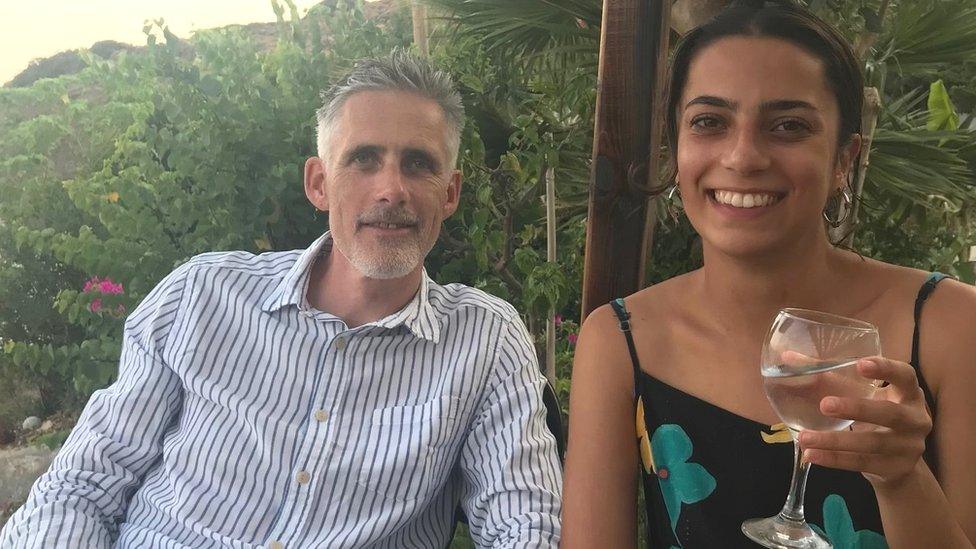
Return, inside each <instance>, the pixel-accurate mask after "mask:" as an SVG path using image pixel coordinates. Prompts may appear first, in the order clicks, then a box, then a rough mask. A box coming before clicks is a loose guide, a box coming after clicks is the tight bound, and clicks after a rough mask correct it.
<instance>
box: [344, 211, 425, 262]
mask: <svg viewBox="0 0 976 549" xmlns="http://www.w3.org/2000/svg"><path fill="white" fill-rule="evenodd" d="M374 223H384V224H391V225H404V226H409V227H410V232H409V233H408V234H405V235H389V236H378V237H377V238H371V237H370V236H365V235H362V234H361V233H360V231H361V230H363V229H366V230H369V229H367V228H366V226H368V225H371V224H374ZM356 233H359V236H360V238H356V236H355V235H354V237H353V238H352V239H350V242H343V240H344V239H343V238H342V237H339V238H337V236H338V235H337V234H336V233H335V232H334V231H333V242H334V243H335V249H337V250H338V251H339V253H341V254H342V255H343V256H344V257H345V258H346V260H347V261H349V264H350V265H352V266H353V268H355V269H356V270H357V271H359V272H360V274H362V275H363V276H365V277H367V278H373V279H378V280H390V279H395V278H402V277H404V276H407V275H408V274H410V273H411V272H413V271H414V269H416V268H417V267H418V266H419V265H421V264H422V263H423V261H424V258H426V257H427V254H428V253H429V252H430V250H431V248H433V247H434V242H433V240H431V241H430V242H426V241H425V239H424V238H423V235H422V234H421V232H420V219H419V217H418V216H417V215H415V214H413V213H411V212H409V211H407V210H406V209H404V208H398V207H393V208H382V207H375V208H371V209H370V210H367V211H366V212H364V213H362V214H360V215H359V216H358V217H357V219H356Z"/></svg>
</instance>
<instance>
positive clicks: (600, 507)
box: [562, 306, 638, 549]
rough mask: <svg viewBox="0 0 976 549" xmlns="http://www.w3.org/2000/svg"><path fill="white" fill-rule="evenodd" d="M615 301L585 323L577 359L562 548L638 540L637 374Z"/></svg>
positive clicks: (631, 544) (618, 544)
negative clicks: (635, 382)
mask: <svg viewBox="0 0 976 549" xmlns="http://www.w3.org/2000/svg"><path fill="white" fill-rule="evenodd" d="M633 379H634V378H633V368H632V366H631V361H630V355H629V354H628V352H627V343H626V340H625V339H624V335H623V333H621V332H620V330H619V329H618V327H617V322H616V320H615V317H614V315H613V312H612V311H611V310H610V307H609V306H604V307H601V308H599V309H597V310H596V311H594V312H593V313H592V314H591V315H590V316H589V317H588V318H587V319H586V322H585V323H584V324H583V328H582V330H581V331H580V337H579V341H578V342H577V346H576V355H575V360H574V362H573V385H572V391H571V392H570V406H569V445H568V447H567V451H566V472H565V476H564V488H563V493H564V499H563V538H562V547H565V548H569V549H572V548H577V547H599V548H603V547H634V546H635V545H636V536H635V534H636V529H637V525H636V515H637V509H636V499H637V486H638V477H637V443H636V425H635V418H636V416H635V408H634V381H633Z"/></svg>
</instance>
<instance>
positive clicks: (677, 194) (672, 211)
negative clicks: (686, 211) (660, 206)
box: [664, 181, 682, 222]
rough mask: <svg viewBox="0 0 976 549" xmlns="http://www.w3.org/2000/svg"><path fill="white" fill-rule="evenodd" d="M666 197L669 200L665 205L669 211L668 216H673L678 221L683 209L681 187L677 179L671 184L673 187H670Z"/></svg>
mask: <svg viewBox="0 0 976 549" xmlns="http://www.w3.org/2000/svg"><path fill="white" fill-rule="evenodd" d="M665 198H666V199H667V201H666V202H665V205H664V207H665V209H666V210H667V212H668V216H669V217H671V219H672V220H673V221H674V222H677V221H678V218H679V217H680V216H681V209H682V204H681V189H679V188H678V183H677V181H675V182H674V183H673V184H672V185H671V188H670V189H668V193H667V194H666V195H665Z"/></svg>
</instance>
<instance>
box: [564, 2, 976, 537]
mask: <svg viewBox="0 0 976 549" xmlns="http://www.w3.org/2000/svg"><path fill="white" fill-rule="evenodd" d="M760 4H762V3H760ZM769 4H770V3H769V2H766V3H765V7H761V8H749V7H734V8H730V9H728V10H726V11H724V12H723V13H722V14H720V15H719V16H718V17H717V18H715V19H714V20H713V21H711V22H709V23H708V24H706V25H704V26H703V27H700V28H699V29H696V30H694V31H692V32H691V33H689V35H688V36H686V37H685V39H684V40H683V41H682V43H681V44H680V45H679V46H678V48H677V51H676V52H675V56H674V60H673V62H672V69H671V76H670V86H669V92H668V104H667V107H668V108H667V116H668V120H667V126H668V134H669V141H670V145H671V147H670V149H671V151H672V155H673V158H672V162H673V164H674V167H675V175H674V181H675V184H676V185H677V187H678V191H679V192H680V195H681V199H682V200H681V201H682V204H683V207H684V210H685V212H686V213H687V215H688V217H689V220H690V221H691V223H692V224H693V225H694V227H695V229H696V230H697V231H698V233H699V235H700V236H701V240H702V247H703V253H704V266H703V267H702V268H701V269H698V270H696V271H694V272H691V273H688V274H686V275H683V276H679V277H676V278H673V279H671V280H668V281H666V282H664V283H661V284H658V285H656V286H653V287H650V288H647V289H644V290H642V291H640V292H637V293H636V294H634V295H631V296H629V297H627V298H626V300H624V301H623V308H625V309H626V311H628V313H623V311H621V316H624V317H626V314H629V315H630V318H629V322H628V323H629V329H630V332H631V335H632V337H633V342H634V355H635V356H634V357H633V359H632V357H631V354H630V352H629V351H628V345H627V342H626V339H625V336H624V334H623V333H621V327H622V326H621V322H620V321H619V319H618V315H617V314H615V312H614V311H613V310H612V308H611V306H609V305H607V306H604V307H601V308H600V309H597V310H596V311H594V312H593V314H591V315H590V316H589V317H588V318H587V319H586V322H585V324H584V326H583V329H582V332H581V334H580V338H579V341H578V344H577V351H576V360H575V365H574V372H573V386H572V392H571V395H572V397H571V402H570V418H571V421H570V433H569V437H570V438H569V441H570V442H569V451H568V454H567V462H566V476H565V504H564V520H563V525H564V526H563V534H564V537H563V543H564V546H565V547H568V548H573V547H614V548H616V547H629V546H633V545H634V543H635V530H636V519H635V512H634V509H635V501H636V492H637V488H636V485H635V482H634V478H635V477H634V471H635V470H637V469H638V468H639V469H640V471H641V473H642V476H643V480H644V487H645V499H646V502H645V505H646V514H647V520H648V533H649V536H650V543H651V546H653V547H669V546H683V547H738V546H742V547H754V546H755V545H753V544H752V542H750V541H749V540H747V539H746V538H745V537H744V536H743V535H742V534H741V533H740V531H739V526H740V524H741V522H742V521H743V520H744V519H747V518H754V517H762V516H771V515H775V514H776V512H777V511H779V509H780V508H781V507H782V505H783V500H784V498H785V494H786V491H787V488H788V485H789V475H790V470H791V465H792V455H793V450H792V445H791V444H790V442H791V440H790V437H789V435H788V434H786V432H783V431H778V430H777V429H776V428H775V424H777V423H779V419H778V418H777V417H776V415H775V414H774V412H773V410H772V408H771V407H770V405H769V403H768V401H767V400H766V397H765V395H764V393H763V390H762V382H761V378H760V372H759V353H760V348H761V342H762V340H763V337H764V335H765V332H766V331H767V329H768V328H769V325H770V323H771V321H772V319H773V317H774V316H775V314H776V312H777V311H778V310H779V309H780V308H783V307H801V308H807V309H815V310H820V311H826V312H830V313H834V314H839V315H843V316H847V317H853V318H858V319H862V320H866V321H869V322H871V323H873V324H874V325H876V326H877V327H878V329H879V332H880V334H881V339H882V346H883V349H884V351H885V358H880V357H878V358H873V359H867V360H862V361H860V362H859V363H858V365H857V368H858V372H859V373H860V374H861V375H863V376H864V377H865V378H868V379H879V380H884V381H887V382H888V383H889V385H888V386H886V387H885V388H883V389H879V390H878V391H876V393H875V396H874V397H873V399H870V400H868V399H846V398H840V399H838V398H830V397H828V398H825V399H823V400H822V401H821V403H820V407H821V411H822V413H824V414H825V415H829V416H836V417H842V418H848V419H853V420H855V421H856V422H858V424H859V425H862V426H863V425H868V424H871V425H877V426H878V428H876V429H863V430H854V431H841V432H813V431H804V432H802V433H801V434H800V435H799V440H800V444H801V446H802V447H803V448H804V452H805V453H804V459H805V460H807V461H809V462H811V463H813V464H814V465H817V467H815V468H814V469H813V470H812V472H811V474H810V478H809V482H808V485H807V494H806V510H807V521H808V522H809V523H810V524H813V525H816V526H817V527H818V528H821V529H822V530H824V531H825V532H826V534H827V536H828V537H830V538H831V539H832V540H833V541H834V543H835V546H837V547H883V546H884V543H885V540H886V541H887V544H888V545H889V546H891V547H910V548H921V547H972V543H971V540H974V539H976V483H974V480H973V479H974V478H976V475H973V474H972V473H971V472H967V471H968V469H969V465H970V464H972V463H974V462H976V437H973V436H972V433H973V427H972V426H973V425H976V406H974V405H973V403H972V398H973V395H976V359H974V358H973V357H974V356H976V338H974V337H973V335H974V334H976V290H974V289H973V288H972V287H969V286H966V285H964V284H961V283H959V282H956V281H954V280H943V281H941V282H940V281H939V277H937V276H936V277H930V273H925V272H921V271H917V270H914V269H908V268H903V267H898V266H894V265H889V264H886V263H882V262H879V261H874V260H871V259H866V258H862V257H860V256H859V255H857V254H856V253H853V252H850V251H847V250H844V249H841V248H837V247H835V246H833V245H831V243H830V242H829V240H828V237H827V234H826V231H825V226H824V219H823V217H824V216H825V215H827V216H830V215H833V211H832V210H831V211H826V210H825V208H826V205H827V204H828V203H830V202H832V200H831V199H832V198H834V197H837V196H840V195H842V193H843V192H844V191H845V189H846V187H847V186H848V185H849V178H850V177H851V175H852V170H853V168H854V166H855V162H856V160H857V158H858V153H859V150H860V144H861V139H860V135H859V132H860V115H861V102H862V99H861V98H862V88H863V83H862V77H861V74H860V70H859V67H858V63H857V61H856V59H855V57H854V56H853V55H852V53H851V50H850V47H849V46H848V45H847V44H846V43H845V42H844V40H843V38H842V37H841V36H840V35H839V34H838V33H837V32H836V31H834V30H833V29H831V28H830V27H829V26H828V25H826V24H825V23H823V22H822V21H820V20H819V19H817V18H816V17H814V16H813V15H811V14H809V13H808V12H807V11H805V10H803V9H802V8H797V7H792V6H789V5H786V4H785V3H784V4H783V5H769ZM828 210H829V209H828ZM922 304H924V307H922ZM628 323H624V325H623V327H624V328H626V327H628V326H627V324H628ZM916 328H917V331H916ZM913 339H917V342H916V343H913ZM635 407H636V408H637V417H636V420H637V421H636V423H637V428H638V435H639V437H638V438H636V439H635V434H634V433H635V431H634V427H635ZM929 408H931V414H930V413H929ZM638 445H639V446H640V449H638ZM923 451H924V454H925V455H924V458H923Z"/></svg>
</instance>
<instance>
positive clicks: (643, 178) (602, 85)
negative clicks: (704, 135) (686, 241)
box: [582, 0, 671, 318]
mask: <svg viewBox="0 0 976 549" xmlns="http://www.w3.org/2000/svg"><path fill="white" fill-rule="evenodd" d="M670 4H671V2H670V0H605V1H604V3H603V27H602V29H601V37H600V68H599V73H598V76H599V84H598V89H597V106H596V123H595V127H594V132H593V133H594V135H593V162H592V171H591V175H590V196H589V214H588V216H587V231H586V254H585V258H584V269H583V311H582V317H583V318H585V317H586V315H588V314H589V313H590V311H592V310H593V309H595V308H596V307H599V306H600V305H603V304H604V303H607V302H609V301H610V300H611V299H612V298H615V297H620V296H624V295H628V294H631V293H633V292H635V291H637V290H638V289H640V285H641V283H642V282H643V271H644V265H645V261H646V255H645V250H646V249H647V247H646V245H645V244H646V242H647V241H648V240H649V239H650V237H651V235H650V229H651V227H648V226H647V225H648V222H647V215H646V212H647V207H648V200H647V195H646V194H645V193H644V192H642V189H643V188H645V187H647V184H646V183H647V182H648V181H649V180H653V178H654V177H655V176H656V174H657V173H658V165H659V146H658V144H659V143H660V136H661V122H662V117H661V116H655V114H659V113H660V107H659V104H660V103H661V93H660V88H661V84H662V83H661V75H662V74H663V69H664V65H665V63H666V61H665V60H666V57H667V51H668V48H667V42H668V35H669V33H670V30H669V29H670V26H669V12H670Z"/></svg>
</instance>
